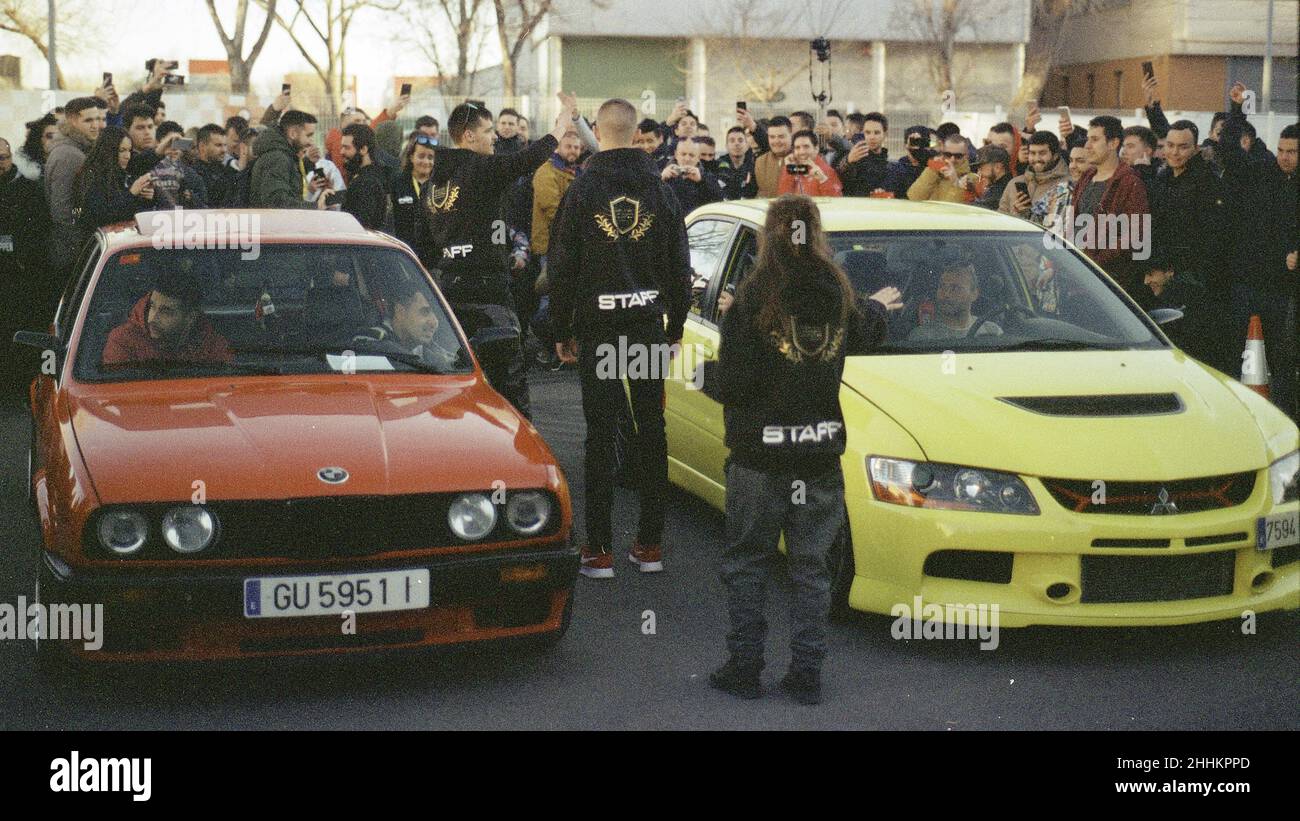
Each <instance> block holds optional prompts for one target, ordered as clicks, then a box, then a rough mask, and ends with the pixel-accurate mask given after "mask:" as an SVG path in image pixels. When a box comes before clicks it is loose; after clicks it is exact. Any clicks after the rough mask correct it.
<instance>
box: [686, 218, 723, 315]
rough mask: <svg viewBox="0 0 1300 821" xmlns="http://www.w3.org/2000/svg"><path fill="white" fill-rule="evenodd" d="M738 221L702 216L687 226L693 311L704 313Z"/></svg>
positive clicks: (698, 313)
mask: <svg viewBox="0 0 1300 821" xmlns="http://www.w3.org/2000/svg"><path fill="white" fill-rule="evenodd" d="M734 227H735V224H734V223H732V222H731V221H730V220H719V219H699V220H696V221H695V222H693V223H691V224H690V226H689V227H688V228H687V229H686V237H687V240H688V241H689V242H690V247H691V270H693V271H694V276H693V277H692V278H691V313H693V314H695V315H696V316H705V311H704V305H703V302H704V298H705V295H706V293H707V291H708V288H709V283H710V282H712V281H713V277H714V276H715V275H716V274H717V272H718V268H720V267H721V265H722V262H723V260H724V259H726V255H727V249H728V248H729V247H730V240H731V231H732V229H733V228H734Z"/></svg>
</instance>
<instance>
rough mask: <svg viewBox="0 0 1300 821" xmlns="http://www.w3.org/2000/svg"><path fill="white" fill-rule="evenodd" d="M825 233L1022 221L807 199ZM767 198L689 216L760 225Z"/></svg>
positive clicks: (939, 207)
mask: <svg viewBox="0 0 1300 821" xmlns="http://www.w3.org/2000/svg"><path fill="white" fill-rule="evenodd" d="M812 199H813V202H815V203H817V208H818V209H819V210H820V211H821V215H822V228H823V229H825V230H826V231H1026V232H1036V231H1041V230H1042V229H1041V228H1040V227H1038V226H1037V225H1034V224H1033V223H1031V222H1028V221H1026V220H1022V219H1019V218H1018V217H1013V216H1010V215H1008V214H1002V213H999V212H997V211H990V210H988V209H987V208H980V207H979V206H975V205H959V204H956V203H950V202H914V201H912V200H899V199H876V198H872V197H813V198H812ZM771 202H772V200H768V199H763V200H730V201H726V202H715V203H712V204H710V205H705V206H701V207H700V208H697V209H695V210H694V211H692V212H691V216H692V217H694V218H698V217H702V216H706V215H708V216H727V217H734V218H736V219H742V220H745V221H747V222H752V223H755V224H757V225H762V224H763V222H764V220H765V219H766V218H767V206H768V204H769V203H771Z"/></svg>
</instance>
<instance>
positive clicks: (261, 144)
mask: <svg viewBox="0 0 1300 821" xmlns="http://www.w3.org/2000/svg"><path fill="white" fill-rule="evenodd" d="M253 154H254V155H255V156H256V157H257V159H255V160H254V161H253V175H252V180H251V181H250V182H249V186H248V205H249V207H250V208H315V207H316V205H315V203H311V202H307V201H306V197H305V196H304V193H303V175H302V165H301V163H300V162H299V161H298V152H297V151H295V150H294V148H293V146H292V145H290V144H289V138H288V137H286V136H285V135H284V132H283V131H282V130H281V129H280V128H279V127H278V126H271V127H270V128H268V129H266V130H265V131H263V132H262V134H261V136H259V137H258V138H257V140H256V141H254V143H253Z"/></svg>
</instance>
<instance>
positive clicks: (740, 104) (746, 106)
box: [736, 100, 749, 111]
mask: <svg viewBox="0 0 1300 821" xmlns="http://www.w3.org/2000/svg"><path fill="white" fill-rule="evenodd" d="M736 108H738V109H740V110H741V111H748V110H749V104H748V103H746V102H745V101H744V100H737V101H736Z"/></svg>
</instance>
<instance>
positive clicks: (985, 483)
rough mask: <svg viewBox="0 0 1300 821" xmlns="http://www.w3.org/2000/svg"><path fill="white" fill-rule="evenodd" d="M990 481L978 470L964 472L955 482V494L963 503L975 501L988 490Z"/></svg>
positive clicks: (958, 475) (958, 474)
mask: <svg viewBox="0 0 1300 821" xmlns="http://www.w3.org/2000/svg"><path fill="white" fill-rule="evenodd" d="M988 487H989V480H988V479H986V478H985V477H984V474H983V473H980V472H979V471H978V470H963V471H960V472H958V473H957V478H956V479H955V480H954V481H953V494H954V495H956V497H957V498H958V499H961V500H963V501H971V502H973V501H975V500H976V499H978V498H979V497H980V496H981V495H982V494H983V493H984V491H986V490H988Z"/></svg>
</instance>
